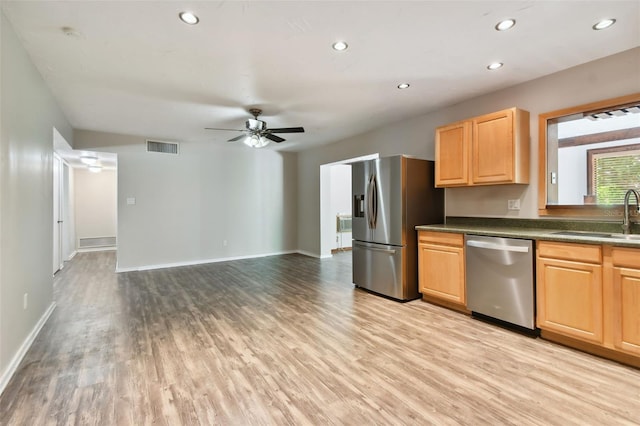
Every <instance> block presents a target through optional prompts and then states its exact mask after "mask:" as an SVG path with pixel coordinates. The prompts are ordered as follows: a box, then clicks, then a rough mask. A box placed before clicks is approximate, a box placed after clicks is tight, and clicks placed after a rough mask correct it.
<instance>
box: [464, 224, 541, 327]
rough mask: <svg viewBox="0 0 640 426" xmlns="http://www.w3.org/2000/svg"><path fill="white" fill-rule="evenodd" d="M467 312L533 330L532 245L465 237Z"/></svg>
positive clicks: (531, 243)
mask: <svg viewBox="0 0 640 426" xmlns="http://www.w3.org/2000/svg"><path fill="white" fill-rule="evenodd" d="M465 249H466V251H465V257H466V276H467V308H468V309H469V310H470V311H472V312H473V313H474V314H480V315H481V316H487V317H490V318H496V319H499V320H501V321H506V322H508V323H511V324H515V325H518V326H520V327H524V328H526V329H529V330H535V288H534V270H533V259H534V256H533V241H531V240H520V239H514V238H499V237H484V236H479V235H465Z"/></svg>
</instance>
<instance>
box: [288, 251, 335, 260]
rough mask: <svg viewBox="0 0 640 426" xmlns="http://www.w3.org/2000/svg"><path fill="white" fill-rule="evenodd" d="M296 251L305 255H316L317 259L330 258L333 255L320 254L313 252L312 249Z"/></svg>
mask: <svg viewBox="0 0 640 426" xmlns="http://www.w3.org/2000/svg"><path fill="white" fill-rule="evenodd" d="M296 253H299V254H301V255H304V256H309V257H315V258H316V259H329V258H330V257H332V256H331V255H330V254H324V255H319V254H316V253H311V252H310V251H305V250H297V251H296Z"/></svg>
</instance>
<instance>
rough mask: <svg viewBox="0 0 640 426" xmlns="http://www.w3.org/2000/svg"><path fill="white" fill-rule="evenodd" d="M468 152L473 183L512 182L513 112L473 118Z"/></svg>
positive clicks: (507, 111)
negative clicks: (470, 158) (471, 137)
mask: <svg viewBox="0 0 640 426" xmlns="http://www.w3.org/2000/svg"><path fill="white" fill-rule="evenodd" d="M471 152H472V155H471V157H472V164H471V181H472V183H474V184H487V183H504V182H512V181H514V171H515V165H514V155H515V146H514V135H513V110H511V109H509V110H504V111H499V112H496V113H493V114H487V115H483V116H481V117H477V118H475V119H474V120H473V139H472V149H471Z"/></svg>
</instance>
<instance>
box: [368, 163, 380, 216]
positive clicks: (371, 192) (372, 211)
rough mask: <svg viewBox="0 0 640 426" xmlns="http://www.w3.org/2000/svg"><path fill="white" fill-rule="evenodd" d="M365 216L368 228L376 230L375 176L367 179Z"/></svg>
mask: <svg viewBox="0 0 640 426" xmlns="http://www.w3.org/2000/svg"><path fill="white" fill-rule="evenodd" d="M367 210H368V211H367V215H368V218H369V228H370V229H376V224H377V223H378V181H377V178H376V175H371V177H370V178H369V187H368V188H367Z"/></svg>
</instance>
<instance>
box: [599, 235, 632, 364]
mask: <svg viewBox="0 0 640 426" xmlns="http://www.w3.org/2000/svg"><path fill="white" fill-rule="evenodd" d="M611 258H612V263H613V268H612V269H613V270H612V273H613V279H612V298H611V301H610V303H609V305H610V306H608V307H609V308H610V310H611V313H612V322H613V345H614V346H615V348H616V349H619V350H622V351H624V352H628V353H631V354H634V355H640V251H639V250H634V249H626V248H621V247H614V248H613V250H612V256H611ZM606 307H607V306H606Z"/></svg>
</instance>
